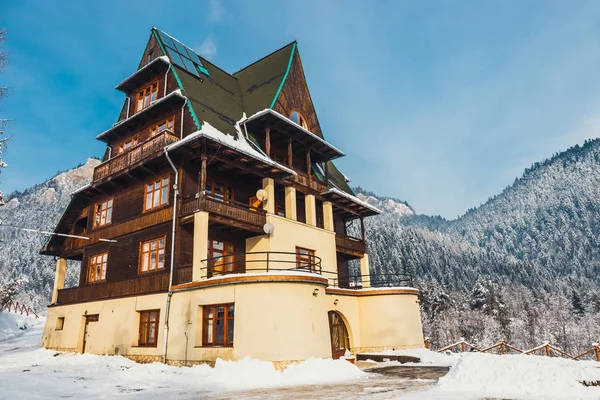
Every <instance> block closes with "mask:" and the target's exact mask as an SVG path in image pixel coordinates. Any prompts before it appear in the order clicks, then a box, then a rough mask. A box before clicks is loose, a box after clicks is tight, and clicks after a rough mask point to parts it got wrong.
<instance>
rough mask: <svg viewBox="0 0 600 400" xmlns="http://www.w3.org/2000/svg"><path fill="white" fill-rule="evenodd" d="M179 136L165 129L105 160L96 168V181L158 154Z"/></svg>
mask: <svg viewBox="0 0 600 400" xmlns="http://www.w3.org/2000/svg"><path fill="white" fill-rule="evenodd" d="M178 140H179V138H178V137H177V136H175V135H173V133H172V132H171V131H169V130H164V131H163V132H161V133H159V134H158V135H156V136H154V137H153V138H150V139H148V140H146V141H145V142H143V143H141V144H139V145H137V146H136V147H134V148H132V149H131V150H128V151H126V152H125V153H121V154H119V155H118V156H115V157H113V158H111V159H110V160H107V161H105V162H103V163H102V164H100V165H98V166H97V167H96V168H94V181H97V180H99V179H103V178H106V177H107V176H111V175H113V174H116V173H118V172H120V171H123V170H125V169H127V168H129V167H131V166H132V165H134V164H136V163H139V162H140V161H143V160H145V159H148V158H150V157H153V156H156V155H158V154H159V153H160V152H162V150H163V148H164V147H165V146H168V145H170V144H171V143H175V142H176V141H178Z"/></svg>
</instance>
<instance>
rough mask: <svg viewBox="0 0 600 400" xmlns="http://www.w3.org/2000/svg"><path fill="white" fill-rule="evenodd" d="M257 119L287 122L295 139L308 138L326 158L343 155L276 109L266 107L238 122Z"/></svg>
mask: <svg viewBox="0 0 600 400" xmlns="http://www.w3.org/2000/svg"><path fill="white" fill-rule="evenodd" d="M257 120H261V121H263V122H265V123H269V122H270V123H271V124H273V123H274V121H275V122H279V121H281V122H283V123H285V124H287V125H288V126H289V127H290V128H292V129H293V131H294V133H295V134H296V135H298V137H297V139H299V138H300V137H301V136H304V137H305V138H307V139H309V141H310V142H311V145H312V146H314V148H315V149H320V150H321V153H322V154H323V155H324V156H325V157H326V158H327V160H331V159H334V158H339V157H342V156H344V155H345V154H344V152H343V151H341V150H339V149H338V148H336V147H335V146H333V145H332V144H330V143H328V142H327V141H325V140H324V139H322V138H320V137H319V136H317V135H315V134H314V133H312V132H311V131H309V130H308V129H305V128H303V127H302V126H300V125H298V124H297V123H295V122H294V121H292V120H290V119H289V118H287V117H285V116H283V115H281V114H280V113H278V112H277V111H275V110H272V109H270V108H266V109H264V110H262V111H259V112H257V113H256V114H253V115H251V116H250V117H247V118H245V119H243V120H241V121H240V122H239V123H240V124H249V123H251V122H252V121H257Z"/></svg>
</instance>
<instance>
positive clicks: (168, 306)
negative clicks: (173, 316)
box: [162, 147, 179, 363]
mask: <svg viewBox="0 0 600 400" xmlns="http://www.w3.org/2000/svg"><path fill="white" fill-rule="evenodd" d="M164 152H165V156H166V157H167V160H168V161H169V164H171V168H173V171H175V183H174V184H173V190H174V193H173V228H172V230H171V271H170V272H169V292H168V293H167V304H166V305H165V329H164V335H163V337H164V343H163V351H162V362H163V363H166V362H167V342H168V341H169V313H170V311H171V297H172V296H173V289H172V287H173V272H174V271H175V227H176V226H177V197H179V187H178V186H177V185H178V182H179V171H178V170H177V168H175V164H173V161H171V157H169V152H168V151H167V148H166V147H165V148H164Z"/></svg>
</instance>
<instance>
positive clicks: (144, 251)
mask: <svg viewBox="0 0 600 400" xmlns="http://www.w3.org/2000/svg"><path fill="white" fill-rule="evenodd" d="M165 242H166V237H164V236H163V237H161V238H158V239H153V240H149V241H147V242H143V243H142V245H141V257H140V258H141V262H140V272H152V271H156V270H157V269H163V268H164V267H165Z"/></svg>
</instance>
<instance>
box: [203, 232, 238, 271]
mask: <svg viewBox="0 0 600 400" xmlns="http://www.w3.org/2000/svg"><path fill="white" fill-rule="evenodd" d="M233 272H235V246H234V244H233V243H232V242H227V241H221V240H214V239H208V277H209V278H210V277H211V276H215V275H225V274H230V273H233Z"/></svg>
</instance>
